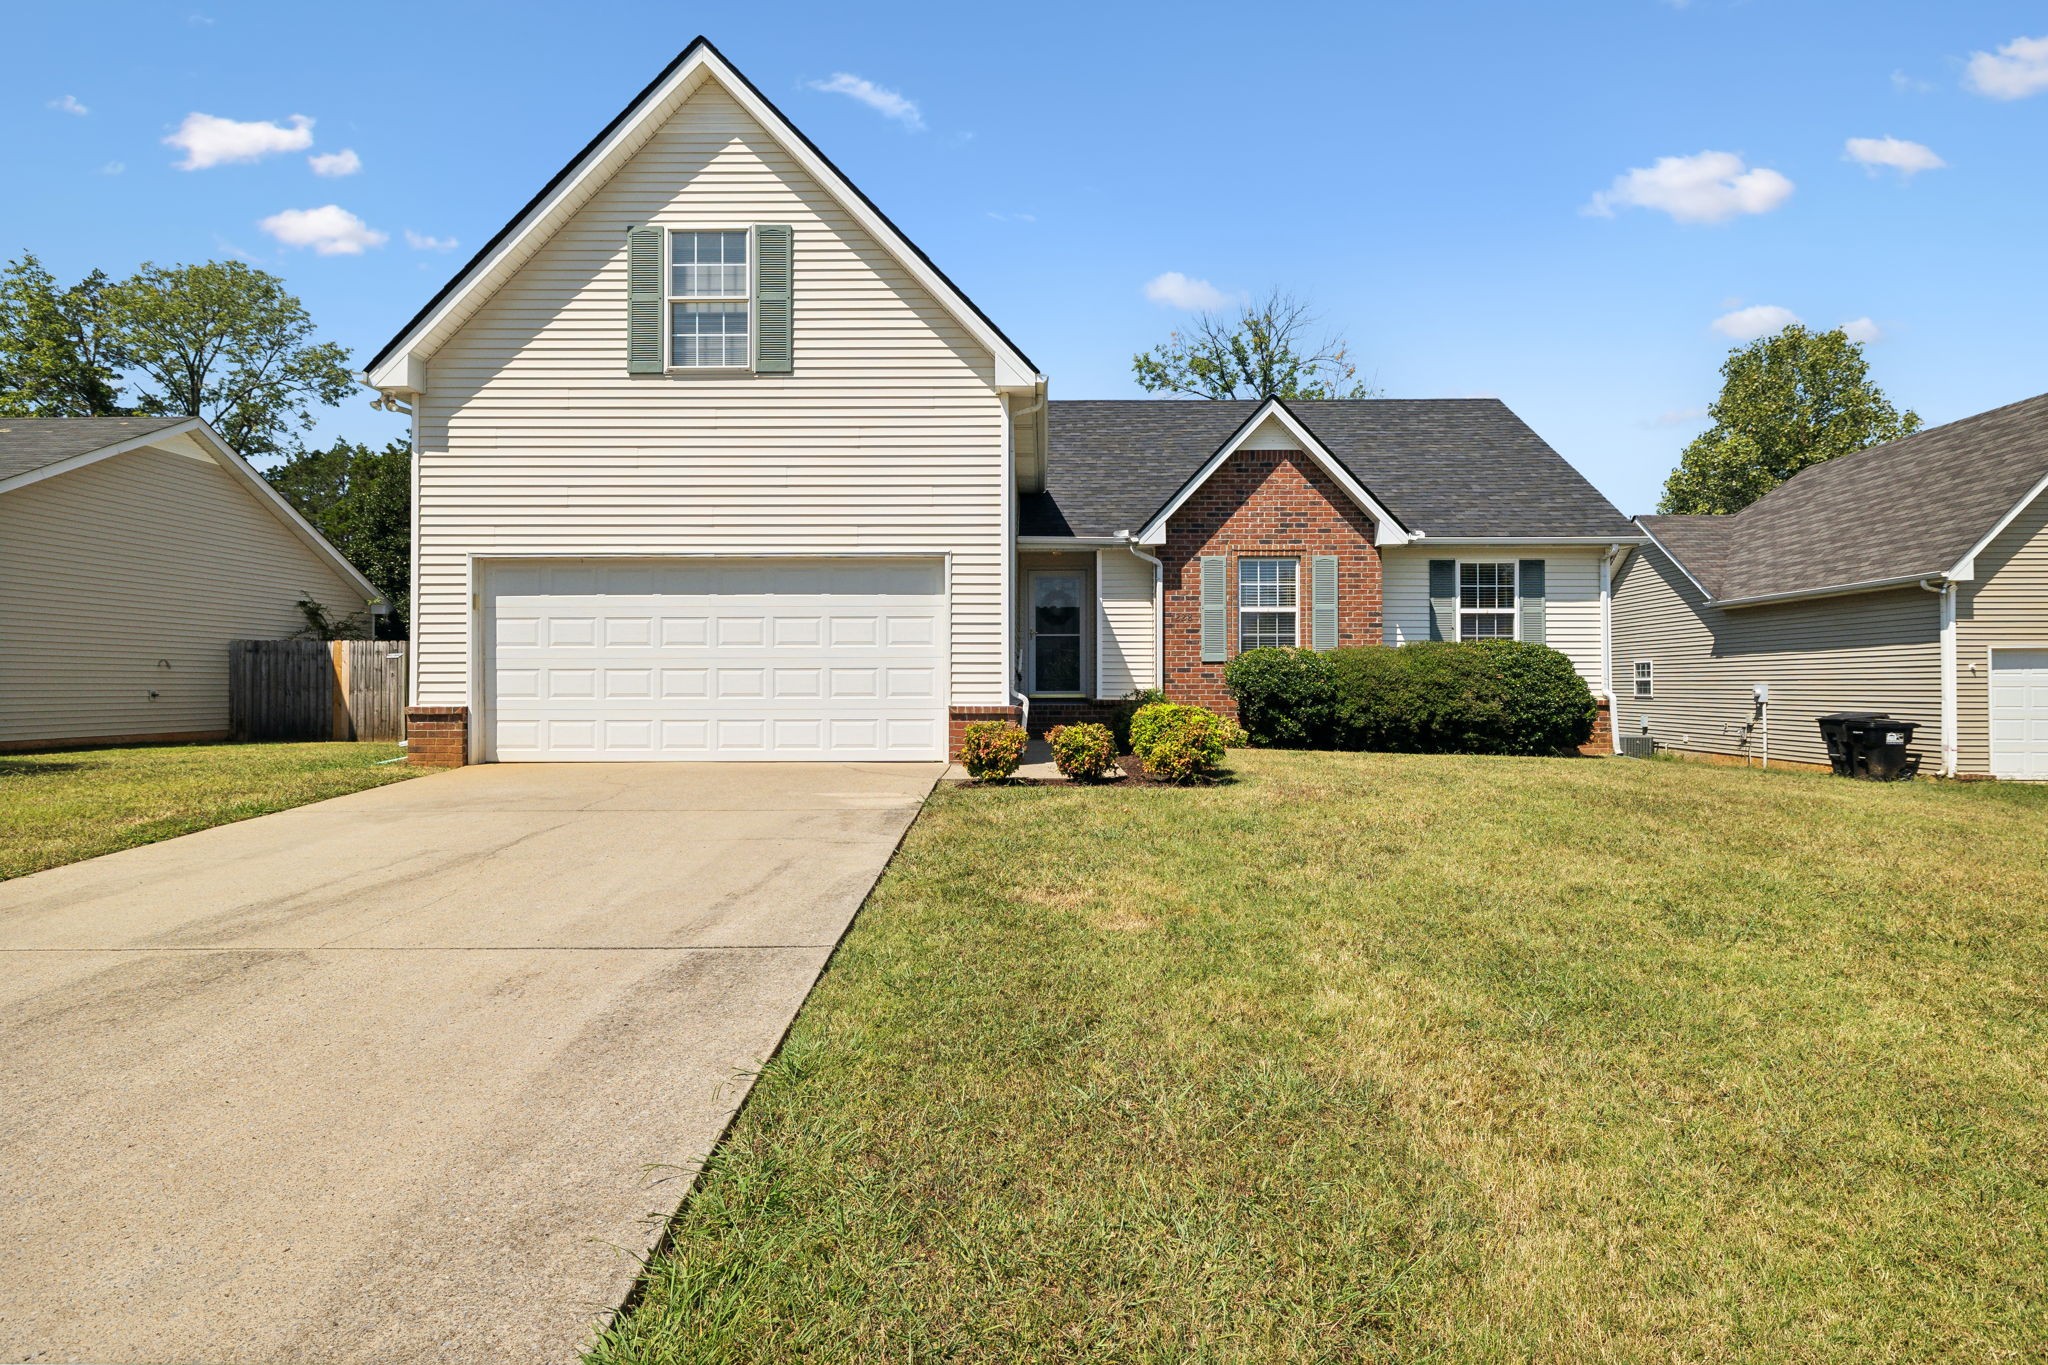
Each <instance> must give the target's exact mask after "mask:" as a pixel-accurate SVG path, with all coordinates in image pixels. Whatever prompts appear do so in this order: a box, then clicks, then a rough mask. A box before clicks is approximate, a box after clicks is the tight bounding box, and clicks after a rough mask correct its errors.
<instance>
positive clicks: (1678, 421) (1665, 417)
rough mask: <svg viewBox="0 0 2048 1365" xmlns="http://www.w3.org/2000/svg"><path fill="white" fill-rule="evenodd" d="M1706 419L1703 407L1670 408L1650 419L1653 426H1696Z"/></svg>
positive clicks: (1705, 411)
mask: <svg viewBox="0 0 2048 1365" xmlns="http://www.w3.org/2000/svg"><path fill="white" fill-rule="evenodd" d="M1706 420H1707V410H1706V409H1705V408H1672V409H1670V410H1669V411H1667V412H1660V413H1658V414H1657V415H1656V416H1655V417H1653V418H1651V419H1650V425H1651V426H1653V427H1696V426H1698V425H1699V424H1700V423H1701V422H1704V421H1706Z"/></svg>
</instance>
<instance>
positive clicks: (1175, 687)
mask: <svg viewBox="0 0 2048 1365" xmlns="http://www.w3.org/2000/svg"><path fill="white" fill-rule="evenodd" d="M1373 534H1374V533H1373V522H1372V518H1371V517H1370V516H1368V515H1367V514H1366V513H1365V512H1363V511H1362V510H1360V509H1359V507H1358V505H1357V504H1356V503H1354V502H1352V501H1351V499H1350V497H1349V496H1348V495H1347V494H1346V493H1345V492H1344V491H1343V490H1342V489H1341V488H1339V487H1337V485H1336V484H1335V483H1334V482H1333V481H1332V480H1331V479H1330V476H1329V475H1327V474H1325V473H1324V472H1323V471H1322V469H1321V468H1320V467H1319V466H1318V465H1317V464H1316V462H1315V461H1314V460H1312V459H1310V458H1309V457H1308V456H1307V455H1306V454H1304V453H1303V452H1301V451H1298V450H1240V451H1238V452H1237V453H1236V454H1234V455H1232V456H1231V457H1230V458H1229V459H1228V460H1226V461H1224V463H1223V467H1222V468H1220V469H1218V470H1217V471H1216V472H1215V473H1214V474H1212V475H1210V476H1209V480H1208V482H1206V483H1204V484H1203V485H1202V486H1201V487H1200V488H1199V489H1197V490H1196V491H1195V494H1194V496H1193V497H1191V498H1189V499H1188V500H1187V502H1186V503H1185V504H1183V505H1182V507H1181V508H1180V510H1179V511H1177V512H1175V513H1174V515H1173V520H1172V521H1170V522H1168V523H1167V527H1166V544H1165V545H1164V546H1163V547H1162V548H1161V550H1160V553H1159V558H1160V562H1161V563H1163V564H1164V565H1165V569H1166V581H1165V617H1166V620H1165V635H1166V669H1165V676H1166V687H1165V691H1166V694H1167V695H1168V696H1170V697H1172V698H1173V699H1174V700H1175V701H1178V702H1195V703H1198V704H1199V705H1202V706H1207V707H1211V708H1214V709H1215V710H1218V711H1221V712H1223V713H1224V714H1225V715H1229V716H1235V715H1236V714H1237V704H1236V703H1235V702H1234V701H1232V700H1231V696H1230V692H1229V690H1228V689H1227V688H1225V687H1224V685H1223V665H1222V664H1220V663H1203V662H1202V556H1204V555H1223V556H1225V557H1226V558H1227V560H1228V567H1227V570H1226V573H1225V577H1224V582H1225V586H1226V590H1227V593H1228V597H1227V601H1228V603H1229V610H1228V612H1227V613H1226V620H1227V622H1228V625H1227V627H1226V630H1227V639H1228V649H1227V652H1228V654H1229V655H1231V656H1233V657H1234V656H1235V655H1236V654H1237V652H1238V643H1237V624H1238V621H1237V600H1238V598H1237V564H1238V560H1239V559H1240V558H1241V557H1243V556H1246V555H1252V556H1273V557H1291V558H1295V559H1298V560H1300V561H1301V567H1300V571H1299V573H1300V578H1299V582H1300V589H1299V596H1300V602H1301V606H1300V611H1301V617H1300V621H1301V636H1300V638H1301V643H1302V644H1304V645H1306V644H1307V643H1308V642H1309V641H1308V631H1309V600H1310V590H1309V568H1310V565H1309V560H1310V557H1311V556H1313V555H1335V556H1337V643H1338V644H1339V645H1376V644H1380V643H1382V641H1383V632H1382V630H1381V616H1380V552H1379V547H1378V546H1377V545H1376V544H1375V543H1374V540H1373ZM1033 710H1034V713H1035V711H1036V708H1035V707H1034V708H1033ZM1036 719H1037V717H1036V715H1035V714H1034V716H1033V720H1034V722H1035V721H1036Z"/></svg>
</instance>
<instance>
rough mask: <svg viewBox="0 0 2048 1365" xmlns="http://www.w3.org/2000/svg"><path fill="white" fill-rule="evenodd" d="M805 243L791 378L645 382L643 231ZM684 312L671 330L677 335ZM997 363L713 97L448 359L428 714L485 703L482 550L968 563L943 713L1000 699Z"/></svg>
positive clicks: (422, 578)
mask: <svg viewBox="0 0 2048 1365" xmlns="http://www.w3.org/2000/svg"><path fill="white" fill-rule="evenodd" d="M639 223H657V224H661V225H664V226H669V227H690V228H743V227H747V226H749V225H752V224H757V223H786V224H789V225H791V226H792V227H793V228H794V285H793V296H794V302H793V305H792V311H793V319H794V338H795V340H794V346H795V352H794V354H795V369H794V372H793V373H791V374H787V375H775V376H757V375H752V374H733V373H719V372H696V373H692V372H671V373H669V374H666V375H640V376H629V375H628V374H627V373H626V255H625V252H626V237H625V233H626V229H627V228H628V227H631V226H633V225H635V224H639ZM665 328H666V319H665V318H664V329H665ZM993 366H994V361H993V358H992V357H991V356H990V355H989V353H988V352H987V351H986V350H985V349H983V348H982V347H981V346H980V345H979V344H978V343H976V342H974V341H973V340H972V339H971V338H970V337H969V336H968V335H967V334H966V333H965V332H964V331H963V330H962V329H961V328H960V326H959V325H958V324H957V323H956V322H954V321H953V320H952V319H951V318H950V317H949V316H948V315H947V314H946V312H945V311H944V310H943V309H942V308H941V307H940V306H939V305H938V303H937V302H936V301H935V300H934V299H932V298H931V297H930V296H929V295H928V294H926V293H925V292H924V291H923V290H922V289H921V288H920V287H919V286H917V285H916V284H915V283H914V282H913V281H912V280H911V279H910V277H909V276H908V275H907V274H906V273H905V272H904V270H903V269H902V268H901V267H900V266H899V265H897V264H896V263H895V262H894V261H893V260H892V259H891V258H890V257H889V256H888V255H887V253H886V252H885V251H884V250H883V249H882V248H881V246H880V245H879V244H877V243H876V242H875V241H874V240H873V239H872V238H870V237H868V236H867V235H866V234H865V233H864V232H862V231H861V230H860V229H859V228H858V227H856V225H855V224H854V223H853V221H852V219H851V218H850V217H849V216H848V215H847V214H846V213H845V212H844V210H842V209H841V208H839V207H838V205H837V204H836V203H835V202H834V201H833V199H832V198H831V196H830V195H829V194H827V193H826V191H825V190H824V189H823V188H822V187H820V186H819V185H818V184H816V183H815V182H813V181H811V180H810V179H809V178H808V177H807V176H805V175H804V174H803V172H802V171H800V170H799V169H798V167H797V166H796V165H795V163H794V162H793V161H791V160H790V159H789V158H788V157H787V156H786V155H785V154H784V153H783V152H782V151H781V150H780V148H779V147H777V145H776V144H775V142H774V141H773V139H772V138H770V137H769V136H768V134H767V133H766V132H765V131H764V130H763V129H762V128H761V127H760V126H759V125H758V124H756V123H754V122H753V120H752V119H751V118H749V117H748V116H747V115H746V114H745V112H744V111H742V110H741V109H740V107H739V106H738V105H737V104H736V103H735V102H734V101H733V100H732V99H731V97H730V96H728V95H727V94H725V92H724V91H723V90H721V89H720V88H719V87H718V86H717V85H716V84H714V83H710V82H707V83H705V84H704V85H703V86H701V87H700V88H699V89H698V90H697V92H696V93H695V94H693V95H692V96H691V97H690V98H689V100H688V101H686V102H685V103H684V104H683V105H682V106H681V107H680V108H679V109H678V111H677V112H676V113H675V114H674V115H673V116H671V117H670V118H669V119H668V120H667V122H666V123H664V124H663V125H662V126H661V128H660V129H659V130H658V131H657V132H655V133H654V135H653V136H652V138H651V139H650V140H649V141H648V142H647V143H646V144H645V145H644V146H643V147H642V148H641V149H640V151H639V152H638V153H636V154H635V155H634V157H633V158H632V159H631V160H630V161H628V162H627V163H626V164H625V166H624V167H623V168H622V169H621V170H620V171H619V172H618V173H617V174H616V175H614V176H613V177H612V178H611V180H610V181H609V182H608V183H606V184H605V185H604V186H603V187H602V188H601V189H599V190H597V192H596V193H595V194H594V195H593V196H592V197H591V198H590V200H589V201H588V202H587V203H586V204H584V206H583V207H582V208H581V209H580V210H579V211H578V212H577V213H576V214H575V216H574V217H573V218H571V219H570V220H569V222H568V223H567V224H566V225H565V226H564V227H563V228H562V229H561V230H560V231H559V232H557V233H556V234H555V235H554V236H553V237H552V238H550V239H549V240H548V241H547V242H546V243H545V244H543V245H541V246H540V247H539V248H538V249H537V250H536V251H535V252H534V253H533V255H532V256H531V257H530V258H529V259H528V260H527V261H526V262H525V264H524V265H523V266H521V267H520V269H519V271H518V273H517V274H516V275H514V276H513V277H512V279H511V280H510V281H509V282H508V283H507V284H506V285H505V286H504V287H503V288H502V289H501V290H499V291H498V293H497V294H496V295H494V296H493V297H492V298H491V299H490V300H489V301H488V302H486V303H484V304H483V305H482V306H481V307H480V308H478V309H477V310H476V312H475V313H474V314H472V315H471V316H470V317H469V319H468V320H467V321H466V322H465V323H463V324H462V326H461V327H460V328H459V330H457V331H456V332H455V333H454V334H453V335H452V336H451V337H450V338H449V340H448V341H447V342H446V344H445V345H444V346H443V347H442V348H441V349H440V350H439V351H438V353H436V354H435V355H434V357H433V360H432V363H431V366H430V370H431V378H430V383H429V386H428V392H426V393H425V394H424V395H422V396H421V398H420V400H419V402H418V404H417V407H416V413H417V418H418V428H419V456H418V462H419V512H418V518H419V520H418V527H419V547H418V554H419V573H418V582H417V584H416V585H415V591H414V604H415V613H416V615H415V623H414V635H415V641H416V649H417V654H418V659H419V663H418V668H419V674H418V695H417V697H416V700H417V701H418V702H420V703H422V704H456V705H460V704H466V703H467V704H473V703H474V700H475V699H474V697H473V696H472V689H471V685H470V677H469V670H470V658H471V648H472V641H471V639H470V621H471V610H472V608H471V601H470V594H471V592H472V591H473V590H474V589H473V586H472V585H471V584H470V582H469V579H468V575H469V568H468V558H469V557H470V556H472V555H475V556H481V557H488V556H494V555H609V554H616V555H683V554H689V555H697V554H713V555H743V556H744V555H777V554H803V555H813V556H815V555H832V554H867V553H875V552H887V553H891V554H899V555H950V556H951V580H950V583H949V585H948V586H949V589H950V596H951V603H952V621H951V637H952V638H951V660H952V664H951V678H950V693H951V696H950V700H951V701H952V702H953V703H955V704H960V705H986V704H999V703H1002V702H1004V701H1006V700H1007V689H1006V687H1005V675H1006V664H1005V661H1004V660H1003V659H1002V657H1001V654H1002V631H1001V625H1002V618H1001V612H1002V569H1003V562H1004V558H1005V556H1006V554H1007V549H1008V547H1007V546H1006V544H1005V543H1004V529H1005V528H1004V497H1005V489H1004V471H1003V424H1004V421H1005V417H1004V414H1003V410H1002V407H1001V403H1000V401H999V399H998V397H997V395H996V392H995V390H994V388H993V387H992V381H993Z"/></svg>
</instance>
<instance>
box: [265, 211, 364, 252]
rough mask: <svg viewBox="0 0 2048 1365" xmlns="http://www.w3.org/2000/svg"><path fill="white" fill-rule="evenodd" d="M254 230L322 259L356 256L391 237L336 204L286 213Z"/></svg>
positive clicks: (272, 215)
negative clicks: (322, 257) (316, 254)
mask: <svg viewBox="0 0 2048 1365" xmlns="http://www.w3.org/2000/svg"><path fill="white" fill-rule="evenodd" d="M256 226H257V227H260V228H262V229H263V230H264V231H265V232H267V233H269V234H270V235H271V236H273V237H275V238H277V240H278V241H280V242H283V243H284V244H285V245H286V246H309V247H311V248H313V250H314V251H316V252H318V253H319V254H320V255H322V256H360V255H362V254H363V248H364V247H371V246H382V245H384V243H386V242H388V241H390V240H391V234H389V233H387V232H379V231H377V230H376V229H375V228H373V227H371V226H370V225H369V224H368V223H365V222H364V221H363V220H362V219H360V218H358V217H356V216H355V215H354V214H353V213H350V212H349V211H348V210H347V209H345V208H343V207H342V206H341V205H339V204H324V205H322V206H321V207H319V208H317V209H286V210H285V211H284V212H282V213H273V214H271V215H270V216H269V217H268V218H265V219H264V220H263V221H262V222H260V223H258V224H257V225H256Z"/></svg>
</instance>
